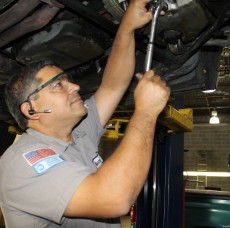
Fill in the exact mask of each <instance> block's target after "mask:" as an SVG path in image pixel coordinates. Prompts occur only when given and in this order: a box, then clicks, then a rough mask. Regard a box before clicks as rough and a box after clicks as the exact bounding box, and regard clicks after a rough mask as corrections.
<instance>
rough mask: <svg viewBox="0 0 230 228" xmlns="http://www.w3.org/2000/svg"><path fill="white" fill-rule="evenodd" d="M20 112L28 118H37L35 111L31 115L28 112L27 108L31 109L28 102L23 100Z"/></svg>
mask: <svg viewBox="0 0 230 228" xmlns="http://www.w3.org/2000/svg"><path fill="white" fill-rule="evenodd" d="M20 109H21V112H22V113H23V115H24V116H26V117H27V118H28V119H33V120H35V119H39V115H38V114H37V113H35V114H33V115H31V114H29V110H31V106H30V104H29V102H27V101H25V102H23V103H22V104H21V107H20Z"/></svg>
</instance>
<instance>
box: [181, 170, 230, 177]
mask: <svg viewBox="0 0 230 228" xmlns="http://www.w3.org/2000/svg"><path fill="white" fill-rule="evenodd" d="M183 174H184V176H206V177H230V173H228V172H201V171H184V172H183Z"/></svg>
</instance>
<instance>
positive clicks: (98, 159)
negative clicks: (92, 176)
mask: <svg viewBox="0 0 230 228" xmlns="http://www.w3.org/2000/svg"><path fill="white" fill-rule="evenodd" d="M92 162H93V163H94V165H95V166H96V167H97V168H99V167H100V166H101V165H102V163H103V159H102V157H101V156H100V154H98V153H97V156H96V157H95V158H94V159H93V161H92Z"/></svg>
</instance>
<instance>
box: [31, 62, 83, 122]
mask: <svg viewBox="0 0 230 228" xmlns="http://www.w3.org/2000/svg"><path fill="white" fill-rule="evenodd" d="M61 72H62V70H61V69H60V68H58V67H55V66H46V67H44V68H42V69H41V70H40V71H39V72H38V74H37V78H39V79H40V80H41V82H40V83H39V86H40V85H43V84H44V83H46V82H47V81H49V80H50V79H52V78H53V77H55V76H56V75H58V74H60V73H61ZM79 89H80V86H79V85H77V84H73V83H71V82H69V81H68V80H67V79H66V78H65V74H63V75H61V76H60V77H59V78H58V79H57V80H55V81H53V82H51V83H50V84H48V85H47V86H45V87H44V88H42V89H41V90H40V91H38V93H37V96H38V99H36V100H32V104H33V108H34V109H35V111H43V110H46V109H51V110H52V112H51V113H45V114H42V115H41V118H43V119H44V120H49V122H50V123H52V124H55V122H57V121H62V122H63V124H71V125H73V126H74V125H75V124H76V123H78V122H79V121H80V120H81V118H82V117H83V116H84V115H85V114H86V113H87V109H86V108H85V106H84V103H83V101H82V99H81V97H80V96H79V94H78V91H79ZM31 98H32V96H31ZM45 118H46V119H45ZM58 124H60V123H58Z"/></svg>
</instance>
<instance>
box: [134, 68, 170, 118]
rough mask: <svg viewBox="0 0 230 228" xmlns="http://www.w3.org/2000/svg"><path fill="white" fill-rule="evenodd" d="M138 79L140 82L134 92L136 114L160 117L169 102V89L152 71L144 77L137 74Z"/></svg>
mask: <svg viewBox="0 0 230 228" xmlns="http://www.w3.org/2000/svg"><path fill="white" fill-rule="evenodd" d="M137 77H138V78H139V82H138V85H137V87H136V89H135V92H134V99H135V112H141V113H142V114H143V113H146V114H149V115H150V116H151V115H152V116H154V117H155V116H156V115H157V116H158V115H159V114H160V113H161V111H162V110H163V108H164V107H165V105H166V103H167V101H168V98H169V95H170V89H169V87H167V85H166V83H165V81H163V80H161V78H160V77H159V76H158V75H155V74H154V72H153V71H152V70H150V71H148V72H146V73H145V74H144V75H143V74H137Z"/></svg>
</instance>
